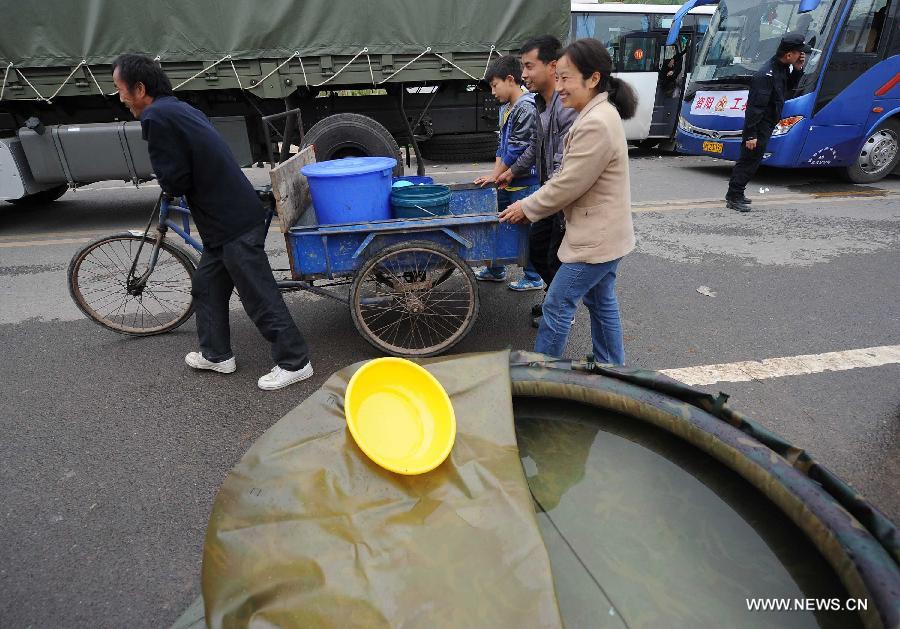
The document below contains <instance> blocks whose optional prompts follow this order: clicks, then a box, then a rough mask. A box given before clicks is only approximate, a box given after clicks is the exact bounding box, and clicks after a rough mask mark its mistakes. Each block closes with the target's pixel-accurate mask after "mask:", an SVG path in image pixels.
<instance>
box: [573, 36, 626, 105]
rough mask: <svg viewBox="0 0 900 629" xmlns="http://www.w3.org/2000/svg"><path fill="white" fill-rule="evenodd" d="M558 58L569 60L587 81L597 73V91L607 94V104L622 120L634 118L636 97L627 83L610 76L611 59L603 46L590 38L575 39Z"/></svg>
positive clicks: (611, 69)
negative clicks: (598, 75)
mask: <svg viewBox="0 0 900 629" xmlns="http://www.w3.org/2000/svg"><path fill="white" fill-rule="evenodd" d="M559 56H560V58H562V57H564V56H565V57H568V58H569V59H571V60H572V63H573V64H574V65H575V67H576V68H578V71H579V72H581V76H582V77H583V78H584V79H589V78H591V75H592V74H593V73H594V72H599V73H600V84H599V85H598V86H597V89H598V90H599V91H600V92H608V93H609V102H610V103H612V104H613V105H614V106H615V108H616V109H618V110H619V115H620V116H622V119H623V120H628V119H629V118H632V117H634V112H635V111H636V110H637V95H636V94H635V93H634V90H633V89H631V86H630V85H628V83H626V82H625V81H623V80H622V79H617V78H615V77H614V76H612V72H613V62H612V57H610V56H609V52H608V51H607V50H606V47H605V46H604V45H603V44H601V43H600V42H599V41H597V40H596V39H592V38H590V37H585V38H584V39H576V40H575V41H573V42H572V43H571V44H569V45H568V46H566V47H565V48H563V49H562V50H561V51H560V53H559Z"/></svg>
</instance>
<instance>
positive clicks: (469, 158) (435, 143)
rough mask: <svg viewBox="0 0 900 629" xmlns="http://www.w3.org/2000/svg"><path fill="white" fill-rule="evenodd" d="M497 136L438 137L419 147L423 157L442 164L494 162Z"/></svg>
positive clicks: (483, 134)
mask: <svg viewBox="0 0 900 629" xmlns="http://www.w3.org/2000/svg"><path fill="white" fill-rule="evenodd" d="M497 142H498V138H497V134H496V133H494V132H490V133H464V134H460V135H436V136H434V137H433V138H431V139H430V140H428V141H427V142H422V143H421V144H420V145H419V150H421V151H422V157H424V158H425V159H430V160H434V161H440V162H492V161H494V157H496V155H497Z"/></svg>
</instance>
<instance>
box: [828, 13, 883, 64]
mask: <svg viewBox="0 0 900 629" xmlns="http://www.w3.org/2000/svg"><path fill="white" fill-rule="evenodd" d="M886 13H887V0H856V3H854V5H853V9H852V10H851V11H850V15H849V17H848V18H847V23H846V24H845V25H844V31H843V33H842V35H841V38H840V40H839V41H838V47H837V51H838V52H863V53H872V54H874V53H875V52H877V51H878V40H879V37H880V36H881V31H882V30H883V29H884V18H885V14H886Z"/></svg>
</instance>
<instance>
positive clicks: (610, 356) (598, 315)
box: [534, 258, 625, 365]
mask: <svg viewBox="0 0 900 629" xmlns="http://www.w3.org/2000/svg"><path fill="white" fill-rule="evenodd" d="M621 259H622V258H618V259H616V260H612V261H610V262H604V263H602V264H587V263H585V262H574V263H563V265H562V266H560V268H559V271H558V272H557V273H556V277H554V278H553V283H552V284H550V289H549V290H548V291H547V297H546V298H545V299H544V315H543V317H542V319H541V325H540V328H538V334H537V340H536V341H535V343H534V351H536V352H540V353H542V354H547V355H549V356H554V357H556V358H562V355H563V353H564V352H565V349H566V342H567V341H568V340H569V331H570V330H571V329H572V320H573V319H574V318H575V311H576V310H577V309H578V302H579V301H581V302H583V303H584V305H585V306H587V309H588V311H589V312H590V314H591V341H592V344H593V349H594V360H595V361H596V362H599V363H608V364H613V365H622V364H624V363H625V347H624V342H623V340H622V320H621V318H620V316H619V301H618V300H617V299H616V269H617V268H618V267H619V261H620V260H621Z"/></svg>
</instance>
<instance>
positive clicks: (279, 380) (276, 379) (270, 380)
mask: <svg viewBox="0 0 900 629" xmlns="http://www.w3.org/2000/svg"><path fill="white" fill-rule="evenodd" d="M312 375H313V368H312V363H306V367H304V368H303V369H300V370H298V371H288V370H287V369H282V368H281V367H278V366H277V365H276V366H275V367H274V368H273V369H272V371H270V372H269V373H267V374H266V375H264V376H263V377H262V378H260V379H259V381H258V382H257V384H258V385H259V388H260V389H262V390H263V391H274V390H275V389H283V388H284V387H286V386H288V385H291V384H294V383H295V382H300V381H301V380H306V379H307V378H311V377H312Z"/></svg>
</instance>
